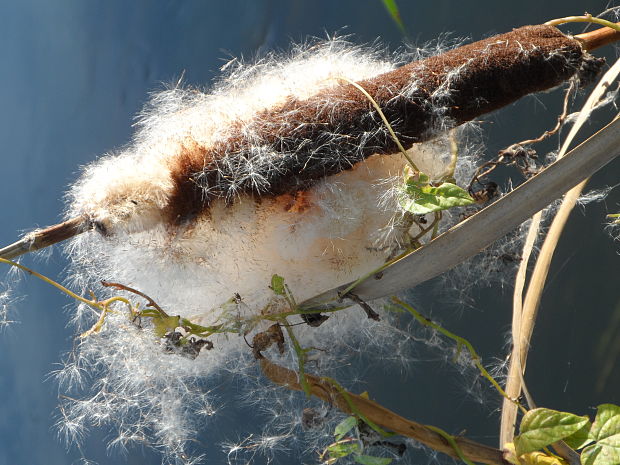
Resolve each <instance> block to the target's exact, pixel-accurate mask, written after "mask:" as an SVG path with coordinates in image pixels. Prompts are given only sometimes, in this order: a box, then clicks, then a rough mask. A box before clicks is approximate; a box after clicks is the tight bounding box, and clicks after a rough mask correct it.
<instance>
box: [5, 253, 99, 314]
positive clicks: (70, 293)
mask: <svg viewBox="0 0 620 465" xmlns="http://www.w3.org/2000/svg"><path fill="white" fill-rule="evenodd" d="M0 263H6V264H7V265H11V266H14V267H16V268H19V269H20V270H23V271H25V272H27V273H29V274H31V275H33V276H36V277H37V278H39V279H40V280H42V281H45V282H46V283H48V284H51V285H52V286H54V287H55V288H57V289H60V291H61V292H64V293H65V294H67V295H68V296H69V297H73V298H74V299H75V300H79V301H80V302H83V303H85V304H86V305H89V306H91V307H94V308H96V309H98V310H102V309H103V307H102V306H101V304H100V303H99V302H97V301H95V300H88V299H85V298H84V297H82V296H79V295H77V294H76V293H75V292H73V291H70V290H69V289H67V288H66V287H64V286H63V285H61V284H59V283H57V282H56V281H54V280H52V279H50V278H48V277H47V276H43V275H42V274H41V273H37V272H36V271H34V270H31V269H30V268H28V267H27V266H24V265H21V264H19V263H17V262H14V261H12V260H7V259H6V258H0Z"/></svg>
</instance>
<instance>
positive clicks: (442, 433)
mask: <svg viewBox="0 0 620 465" xmlns="http://www.w3.org/2000/svg"><path fill="white" fill-rule="evenodd" d="M424 426H425V427H427V428H428V429H430V430H431V431H434V432H435V433H437V434H439V435H440V436H441V437H442V438H444V439H445V440H446V441H448V444H450V445H451V446H452V448H453V449H454V452H456V455H458V456H459V458H460V459H461V460H462V461H463V462H465V463H466V464H467V465H474V463H473V462H472V461H471V460H469V459H468V458H467V457H465V454H463V451H462V450H461V448H460V447H459V445H458V444H457V443H456V441H455V440H454V436H452V435H451V434H448V433H447V432H445V431H444V430H442V429H441V428H437V427H436V426H432V425H424Z"/></svg>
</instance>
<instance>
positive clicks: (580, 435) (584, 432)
mask: <svg viewBox="0 0 620 465" xmlns="http://www.w3.org/2000/svg"><path fill="white" fill-rule="evenodd" d="M591 427H592V424H591V423H590V422H589V421H588V422H587V423H586V424H585V425H584V426H583V428H581V429H579V430H577V431H575V432H574V433H573V434H571V435H570V436H568V437H566V438H564V442H565V443H566V444H567V445H568V447H570V448H571V449H575V450H577V449H581V448H583V447H585V446H587V445H588V444H590V443H591V442H593V440H592V439H591V438H590V428H591Z"/></svg>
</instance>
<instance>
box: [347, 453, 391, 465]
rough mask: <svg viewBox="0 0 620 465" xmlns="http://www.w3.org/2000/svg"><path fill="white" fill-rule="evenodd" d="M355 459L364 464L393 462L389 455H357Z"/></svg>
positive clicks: (380, 464)
mask: <svg viewBox="0 0 620 465" xmlns="http://www.w3.org/2000/svg"><path fill="white" fill-rule="evenodd" d="M355 461H356V462H357V463H361V464H362V465H388V464H390V463H392V459H391V458H389V457H373V456H371V455H356V456H355Z"/></svg>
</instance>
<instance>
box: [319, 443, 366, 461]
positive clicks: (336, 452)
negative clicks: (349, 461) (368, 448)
mask: <svg viewBox="0 0 620 465" xmlns="http://www.w3.org/2000/svg"><path fill="white" fill-rule="evenodd" d="M327 450H328V452H329V457H330V458H333V459H339V458H342V457H346V456H347V455H351V454H354V453H356V452H359V450H360V445H359V443H358V442H352V441H346V442H345V441H342V442H335V443H334V444H332V445H330V446H329V447H328V448H327Z"/></svg>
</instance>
